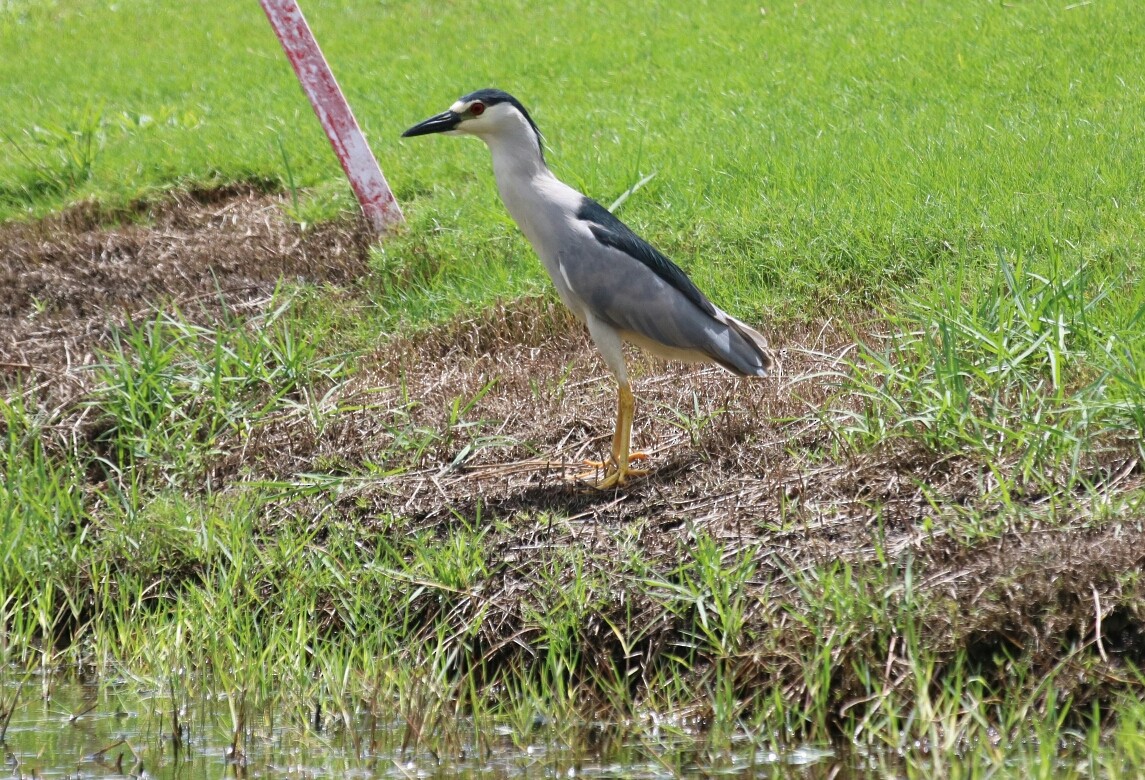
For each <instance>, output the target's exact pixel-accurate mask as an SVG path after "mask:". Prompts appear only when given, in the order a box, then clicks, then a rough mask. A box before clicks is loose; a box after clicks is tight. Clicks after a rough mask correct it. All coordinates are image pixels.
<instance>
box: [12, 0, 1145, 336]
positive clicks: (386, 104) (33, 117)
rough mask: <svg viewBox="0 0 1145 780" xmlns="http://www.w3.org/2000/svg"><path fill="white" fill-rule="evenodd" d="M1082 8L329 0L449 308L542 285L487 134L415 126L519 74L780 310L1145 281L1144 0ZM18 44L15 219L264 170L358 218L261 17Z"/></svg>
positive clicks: (570, 144)
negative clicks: (920, 290)
mask: <svg viewBox="0 0 1145 780" xmlns="http://www.w3.org/2000/svg"><path fill="white" fill-rule="evenodd" d="M1066 5H1067V4H1054V3H1045V2H1023V3H1015V4H1011V5H1000V4H997V3H988V2H973V3H966V4H960V5H957V6H949V7H943V6H931V5H918V4H912V3H892V4H888V3H878V2H862V3H837V4H834V3H828V4H823V3H813V4H781V5H778V6H767V5H765V6H763V7H761V6H759V5H758V4H757V5H752V6H749V5H742V6H741V5H734V4H714V5H711V6H702V7H701V6H696V7H684V6H679V5H676V4H671V3H657V4H652V5H648V4H644V5H642V6H640V7H639V8H632V9H626V8H625V7H623V6H615V5H610V4H603V3H597V4H590V5H588V6H585V5H583V4H573V5H569V4H562V3H554V4H544V5H542V6H534V5H531V4H522V3H498V2H488V3H481V4H472V5H463V6H457V7H452V6H450V7H441V6H423V5H420V4H415V3H379V4H370V5H365V6H363V5H362V4H360V3H349V4H347V3H338V2H315V3H311V4H308V6H307V8H306V10H307V12H308V14H309V17H310V19H311V22H312V24H313V27H314V29H315V32H316V34H317V35H318V37H319V38H320V40H321V42H322V43H323V45H324V48H325V50H326V53H327V55H328V57H329V59H330V61H331V62H332V64H333V67H334V69H335V71H336V74H337V75H338V77H339V79H340V80H341V82H342V85H343V87H344V90H345V92H346V94H347V96H348V97H349V99H350V100H351V102H352V104H353V106H354V108H355V111H356V113H357V114H358V116H359V119H360V121H361V123H362V125H363V127H364V128H365V130H366V132H367V134H368V136H369V138H370V139H371V142H372V145H373V147H374V150H375V153H376V154H377V156H378V158H379V160H380V162H381V164H382V166H383V169H384V170H385V171H386V172H387V174H388V176H389V178H390V180H391V182H392V184H393V186H394V188H395V191H396V192H397V195H398V197H399V200H400V201H401V202H402V203H403V205H404V206H405V208H406V210H407V212H408V213H409V216H410V218H411V228H412V229H411V231H410V234H409V236H408V238H405V239H402V240H398V241H396V242H393V243H392V244H391V245H389V246H387V248H386V250H385V256H386V258H387V259H386V260H385V262H384V263H383V265H384V266H385V267H386V268H388V269H393V268H406V269H408V268H410V267H411V265H412V266H414V267H416V268H418V269H419V271H420V272H421V277H420V282H421V283H420V284H419V285H418V286H417V288H416V289H418V290H420V292H421V294H422V295H423V296H425V297H427V298H430V299H435V298H436V299H438V301H437V304H436V305H435V306H434V307H433V310H434V311H445V312H448V311H449V310H451V309H456V308H457V306H459V305H460V304H459V303H458V301H457V299H458V298H461V299H467V298H470V299H474V300H478V301H480V300H488V299H490V298H491V297H493V296H495V295H497V294H504V293H506V292H510V293H512V292H520V291H522V290H523V289H536V288H537V287H538V286H539V285H540V284H541V283H542V275H541V272H540V270H539V268H538V266H537V264H536V263H535V262H534V261H533V260H532V258H531V256H530V255H529V253H528V251H527V249H526V248H525V245H524V243H523V241H522V240H521V239H520V238H519V237H518V235H517V233H516V231H515V229H513V227H512V226H511V224H510V223H509V221H508V218H507V216H506V215H505V214H504V211H503V209H502V207H501V205H500V203H499V202H498V201H497V198H496V195H495V192H494V188H493V186H492V177H491V173H490V169H489V164H488V159H487V153H486V152H485V151H484V149H482V148H481V147H480V145H479V144H477V143H474V142H465V143H461V142H458V141H457V140H456V139H449V138H432V139H416V140H410V141H400V140H399V139H398V135H399V134H400V132H401V131H402V130H403V129H405V128H406V127H408V126H409V125H410V124H412V123H413V122H415V121H417V120H419V119H421V118H423V117H424V116H426V115H428V114H430V113H433V112H436V111H438V110H440V109H441V107H442V106H445V105H448V104H449V103H450V102H452V100H454V99H455V98H456V97H457V96H458V95H459V94H461V93H462V92H464V91H467V90H469V89H471V88H475V87H478V86H486V85H497V86H501V87H503V88H506V89H509V90H510V91H512V92H514V93H516V94H517V95H518V96H520V97H521V98H522V99H523V100H524V101H525V103H526V105H528V106H529V107H530V108H531V109H533V112H534V113H535V115H536V118H537V120H538V122H539V123H540V125H541V128H542V130H544V131H545V133H546V136H547V138H548V140H549V143H550V146H551V147H552V148H551V153H550V158H551V161H552V164H553V167H554V168H555V170H556V171H557V173H558V174H559V175H561V176H563V177H564V178H566V179H567V180H568V181H570V182H571V183H573V184H575V185H577V186H580V187H582V188H583V189H584V190H585V191H586V192H588V193H589V194H591V195H594V196H595V197H597V198H598V199H600V200H602V201H604V202H606V203H608V202H611V200H612V199H613V198H615V197H616V196H617V195H619V194H620V193H621V192H623V191H624V190H625V189H627V188H628V187H629V186H631V185H632V184H634V183H635V182H637V181H638V180H639V179H640V178H641V177H642V176H643V175H645V174H648V173H652V172H656V174H657V175H656V177H655V178H654V179H653V180H652V181H651V182H650V183H649V184H648V185H647V186H645V187H644V188H643V189H641V190H640V191H639V192H638V193H637V194H636V195H635V196H633V197H632V198H630V199H629V200H628V201H627V202H626V203H625V204H624V207H623V209H622V213H623V216H624V217H625V218H626V219H628V220H630V221H631V222H632V223H633V224H634V226H635V227H637V228H638V230H639V231H641V232H643V233H645V234H646V235H647V236H648V237H649V238H651V239H652V240H653V241H654V243H657V244H658V245H660V246H662V247H663V248H664V249H665V250H666V251H668V253H669V254H670V255H672V256H673V257H674V258H676V259H677V260H678V261H679V262H680V263H681V264H682V265H684V266H685V267H686V268H688V269H689V270H690V271H691V272H692V273H693V274H694V275H695V276H696V278H697V280H698V281H699V282H700V284H701V287H703V288H705V289H708V290H711V292H712V294H713V296H714V297H715V298H717V299H718V300H721V301H723V302H725V303H726V304H727V306H729V307H730V308H731V309H732V310H734V311H737V312H740V313H742V314H744V315H745V316H749V317H753V318H759V317H761V316H763V315H764V314H765V313H766V314H768V315H772V316H775V315H776V314H780V315H788V316H790V314H791V313H793V312H792V307H793V306H794V307H795V312H794V313H798V312H800V311H801V310H802V311H807V310H808V307H809V306H811V305H818V304H819V303H828V304H831V303H834V302H842V303H846V304H850V305H859V306H863V305H866V304H868V303H869V302H871V301H877V300H881V299H882V298H884V297H885V296H886V294H887V293H888V291H890V290H893V289H897V286H898V285H903V284H906V285H908V286H910V285H913V284H914V283H915V282H921V283H923V284H927V283H930V282H933V281H934V280H936V279H942V278H944V276H945V274H946V273H947V270H948V268H949V266H950V265H951V264H952V263H954V264H962V265H966V266H968V267H970V268H975V267H978V266H980V265H982V264H986V265H988V266H992V265H993V259H994V256H995V251H996V250H997V249H998V248H1001V249H1003V250H1004V251H1006V252H1007V253H1009V254H1012V255H1017V254H1021V255H1023V256H1025V257H1026V258H1027V259H1028V260H1029V262H1030V263H1032V264H1034V265H1035V266H1036V267H1037V266H1039V265H1040V264H1044V263H1046V262H1049V259H1050V258H1051V257H1052V256H1055V255H1056V256H1057V257H1058V258H1060V260H1061V261H1063V262H1065V263H1067V264H1071V265H1076V264H1078V263H1080V262H1087V263H1089V264H1090V265H1091V268H1092V269H1093V272H1094V273H1095V274H1097V275H1098V276H1108V277H1111V278H1117V279H1119V280H1123V279H1124V280H1127V281H1132V280H1135V279H1137V278H1139V273H1140V268H1139V260H1138V258H1139V256H1140V252H1141V248H1142V241H1141V232H1142V218H1141V214H1142V185H1141V177H1140V176H1139V175H1138V172H1139V171H1140V170H1142V169H1143V168H1145V157H1143V155H1145V153H1143V151H1142V148H1141V145H1140V144H1137V143H1135V142H1134V139H1135V137H1136V133H1137V124H1138V116H1139V113H1140V112H1139V109H1140V106H1141V105H1142V99H1143V89H1145V87H1142V83H1141V79H1140V74H1141V73H1142V72H1145V61H1143V58H1145V55H1143V54H1142V53H1141V52H1142V47H1141V46H1138V45H1136V43H1135V39H1134V32H1133V31H1134V30H1135V29H1136V26H1135V25H1134V23H1133V20H1134V19H1135V18H1137V15H1138V14H1139V13H1140V9H1139V8H1138V6H1137V5H1135V4H1134V3H1132V2H1100V3H1092V4H1089V5H1080V6H1076V7H1070V8H1067V7H1066ZM586 20H591V23H587V22H586ZM172 30H176V31H177V34H174V35H172V34H171V31H172ZM94 32H98V44H96V43H95V40H94V39H93V38H92V34H93V33H94ZM159 40H162V41H163V45H162V46H159V45H154V46H149V45H141V44H140V41H159ZM0 48H2V49H3V50H6V51H20V52H21V56H20V57H9V58H4V62H3V63H0V85H3V86H0V101H3V103H4V105H5V106H6V111H5V112H4V116H3V117H0V133H2V135H0V138H3V139H4V141H3V142H2V143H0V218H4V217H8V218H11V217H16V216H19V215H22V214H25V213H40V212H42V211H44V210H46V209H50V208H55V207H58V206H59V205H61V204H63V203H66V202H69V201H72V200H75V199H77V198H83V197H96V198H99V199H101V200H105V201H113V202H114V201H123V200H127V199H131V198H134V197H137V196H139V195H141V194H145V193H149V192H152V191H154V190H155V189H156V188H165V187H170V186H176V185H179V184H181V183H187V182H212V181H230V180H234V179H244V178H248V179H255V180H258V181H271V182H278V183H280V184H281V185H282V186H284V187H286V186H288V185H289V186H291V187H295V188H297V187H303V188H307V187H314V186H320V187H323V188H325V187H333V188H334V191H336V192H338V193H339V196H338V197H337V198H334V199H333V200H331V199H329V198H323V199H321V202H323V203H325V205H324V206H322V207H321V208H319V209H318V210H317V211H316V212H311V214H309V215H308V216H310V217H311V221H312V219H313V217H314V216H318V215H321V214H322V213H324V212H325V213H329V209H330V208H332V207H340V208H349V204H350V202H351V201H350V199H349V195H348V188H347V187H346V186H345V185H344V184H341V183H340V178H341V174H340V171H339V169H338V167H337V164H336V162H335V160H334V157H333V154H332V153H331V152H330V150H329V148H328V145H327V144H326V142H325V140H324V139H323V138H322V135H321V132H320V130H319V128H318V125H317V122H316V120H315V119H314V117H313V116H312V113H311V111H310V108H309V106H308V105H307V103H306V102H305V99H304V98H303V96H302V94H301V91H300V90H299V88H298V86H297V84H296V82H295V81H294V79H293V75H292V73H291V71H290V69H289V67H288V66H287V64H286V61H285V58H284V57H283V56H282V53H281V51H280V50H279V48H278V44H277V42H276V41H275V39H274V37H273V35H272V34H271V32H270V30H269V27H268V25H267V24H266V21H265V19H264V18H263V16H262V14H261V11H260V10H259V9H258V8H257V7H256V6H254V5H251V4H249V3H222V2H218V3H208V4H201V3H200V4H193V5H187V4H178V3H144V2H135V1H131V0H129V1H128V2H125V3H116V4H110V3H103V2H73V3H62V4H54V3H51V4H49V3H18V4H15V5H9V6H7V7H6V9H5V10H3V11H0ZM77 62H82V63H84V67H82V68H79V67H75V63H77ZM81 96H82V97H81ZM426 264H429V266H430V267H429V268H428V269H427V268H426V267H425V266H426ZM415 275H417V274H416V273H415ZM510 280H511V281H510ZM397 305H399V306H402V305H407V304H404V303H402V302H400V299H399V302H398V304H397Z"/></svg>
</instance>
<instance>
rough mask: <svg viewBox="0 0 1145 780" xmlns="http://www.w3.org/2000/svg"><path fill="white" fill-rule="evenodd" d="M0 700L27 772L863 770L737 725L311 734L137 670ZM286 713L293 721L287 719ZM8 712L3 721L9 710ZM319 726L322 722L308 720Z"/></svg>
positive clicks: (363, 727) (689, 773)
mask: <svg viewBox="0 0 1145 780" xmlns="http://www.w3.org/2000/svg"><path fill="white" fill-rule="evenodd" d="M4 677H5V680H4V684H3V685H0V707H6V706H10V705H11V703H12V701H13V699H15V698H16V694H17V692H18V693H19V697H18V701H17V704H16V706H15V708H14V710H13V711H12V713H11V720H10V722H9V724H8V729H7V734H6V738H5V740H4V742H3V743H2V748H3V751H4V761H5V764H6V768H7V770H8V771H10V772H11V774H12V776H13V777H21V778H30V777H37V778H105V777H114V776H129V777H147V778H182V779H184V780H198V779H199V778H224V777H240V778H242V777H245V778H272V777H273V778H317V777H325V776H331V775H334V776H339V777H347V778H363V779H365V778H369V779H371V780H373V779H374V778H393V779H394V780H410V779H411V778H430V777H465V778H575V777H586V778H588V777H591V778H633V779H634V780H661V779H662V778H678V777H712V776H716V775H718V776H721V777H784V778H788V777H791V778H846V777H857V776H860V774H861V773H860V772H859V771H858V769H857V768H856V767H855V766H853V765H851V766H844V765H843V764H842V763H840V759H839V758H838V757H837V756H836V755H835V753H834V752H833V751H832V750H831V749H829V748H825V747H824V748H820V747H810V746H805V747H800V748H796V749H794V750H788V751H782V750H779V749H777V748H775V747H769V746H765V745H761V744H759V742H758V741H756V740H752V739H750V738H749V737H748V736H747V735H742V734H741V735H739V736H738V737H737V738H736V739H733V740H732V741H731V743H730V745H726V746H725V747H724V748H723V749H720V750H715V751H713V750H712V749H711V748H710V747H709V746H708V745H706V744H705V743H703V742H702V741H700V740H698V739H697V738H696V737H694V736H688V735H686V734H683V733H682V732H680V731H677V732H675V733H667V732H666V731H665V730H661V731H660V732H659V733H653V732H651V731H650V730H647V729H642V730H639V731H637V730H634V729H631V728H624V727H623V726H619V725H612V724H589V725H586V726H584V727H582V728H576V729H569V728H565V729H558V728H557V727H555V726H554V724H550V723H545V722H544V721H542V720H539V719H538V720H537V721H536V722H535V723H534V724H532V726H531V727H530V728H528V729H527V730H526V731H527V733H525V734H522V733H521V730H520V729H515V728H513V727H510V726H507V725H503V724H495V725H493V726H491V727H489V728H487V729H485V732H484V733H480V734H475V732H476V731H478V729H477V727H476V726H475V725H474V724H473V723H472V722H468V721H459V722H457V723H456V724H454V725H455V726H456V729H455V730H454V731H455V734H454V736H452V737H450V738H447V739H443V740H441V745H438V746H437V747H436V749H429V748H428V747H426V746H425V743H426V741H422V745H421V746H419V747H417V748H413V747H411V746H409V745H408V744H406V745H405V749H403V743H408V742H409V741H410V739H409V729H408V728H407V725H406V724H405V723H404V721H401V720H400V719H398V718H394V719H392V720H390V721H389V722H385V723H382V722H378V719H376V718H374V717H373V716H371V715H369V714H368V713H365V712H362V713H358V714H357V715H356V716H355V717H359V719H360V720H359V722H358V723H356V724H354V728H350V729H348V728H341V729H334V730H330V731H320V732H318V733H315V732H314V731H313V729H312V728H306V727H304V724H302V723H298V722H293V723H292V722H285V720H284V717H283V716H282V715H281V714H280V715H279V718H278V721H277V722H276V721H275V720H274V718H273V717H272V714H267V715H263V716H260V717H259V718H257V719H249V720H242V721H241V722H242V728H241V729H240V730H239V736H238V737H236V736H235V733H236V732H235V728H234V724H235V723H236V717H239V718H245V716H242V715H237V716H236V712H237V711H238V710H237V708H236V707H234V706H232V705H233V704H234V703H233V702H230V701H228V700H227V698H226V697H222V696H213V697H202V698H200V699H198V700H195V701H193V702H183V703H181V705H180V706H179V707H177V708H176V707H175V706H174V702H173V700H172V698H171V697H170V695H168V694H166V693H164V692H163V691H157V690H150V689H147V688H145V687H141V686H139V685H137V684H135V683H134V682H132V683H124V682H118V683H117V682H108V681H106V680H103V681H101V682H99V683H96V682H93V681H90V680H84V679H82V677H80V676H78V675H74V674H71V675H59V674H57V675H30V676H29V675H23V674H12V673H9V674H6V675H4ZM286 720H289V718H287V719H286ZM0 725H2V721H0ZM308 725H310V726H312V725H313V724H308Z"/></svg>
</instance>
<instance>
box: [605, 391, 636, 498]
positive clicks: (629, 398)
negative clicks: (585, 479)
mask: <svg viewBox="0 0 1145 780" xmlns="http://www.w3.org/2000/svg"><path fill="white" fill-rule="evenodd" d="M635 413H636V398H635V397H634V396H633V395H632V388H631V387H629V386H628V384H627V383H624V384H622V385H620V386H619V393H618V397H617V404H616V431H615V432H614V433H613V434H612V462H611V463H609V464H608V467H607V468H606V469H605V474H604V478H603V479H601V480H600V481H599V482H597V483H596V487H597V488H599V489H601V490H606V489H608V488H611V487H619V486H621V485H623V484H624V483H625V482H626V481H628V478H629V477H642V476H644V475H645V474H647V473H648V470H647V469H634V468H629V465H628V464H629V463H631V462H632V461H634V460H645V459H646V458H647V457H648V456H647V455H645V454H644V453H643V452H630V451H629V450H630V449H631V446H632V418H633V416H634V415H635Z"/></svg>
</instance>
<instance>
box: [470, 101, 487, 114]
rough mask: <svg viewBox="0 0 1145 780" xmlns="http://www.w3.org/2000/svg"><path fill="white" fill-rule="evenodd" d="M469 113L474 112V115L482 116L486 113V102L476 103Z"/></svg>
mask: <svg viewBox="0 0 1145 780" xmlns="http://www.w3.org/2000/svg"><path fill="white" fill-rule="evenodd" d="M469 113H471V114H473V116H481V115H482V114H484V113H485V104H484V103H474V104H473V105H471V106H470V107H469Z"/></svg>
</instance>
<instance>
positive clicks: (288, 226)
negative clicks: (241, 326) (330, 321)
mask: <svg viewBox="0 0 1145 780" xmlns="http://www.w3.org/2000/svg"><path fill="white" fill-rule="evenodd" d="M283 202H284V201H283V198H282V197H281V196H278V195H273V194H267V193H265V192H261V191H259V190H258V189H256V188H254V187H249V186H234V187H228V188H222V189H213V190H196V191H190V192H183V193H178V194H175V195H172V196H169V197H164V198H163V199H161V200H158V201H155V202H147V203H139V204H136V205H134V206H132V207H131V208H129V209H127V210H125V211H122V212H107V211H105V210H102V209H101V208H99V207H98V206H95V205H82V206H78V207H75V208H72V209H70V210H68V211H65V212H63V213H61V214H59V215H56V216H52V217H49V218H47V219H44V220H40V221H37V222H28V223H22V222H17V223H8V224H4V225H0V384H8V385H9V386H10V385H11V383H12V382H13V381H17V380H19V381H23V383H24V385H25V387H26V388H27V387H29V386H39V387H40V389H41V390H43V391H44V392H46V393H47V395H48V396H49V398H50V399H51V400H54V401H55V402H56V403H57V404H59V403H64V402H66V399H68V398H73V397H75V395H76V393H77V392H78V391H80V390H81V389H82V387H83V385H84V382H83V380H84V377H85V372H83V371H82V370H80V369H82V368H83V367H85V366H90V365H91V364H92V363H94V362H95V360H96V350H97V349H98V348H99V347H101V346H105V345H106V344H107V343H108V338H109V335H110V333H111V332H112V330H113V329H114V328H117V327H122V326H123V325H124V324H125V323H127V322H130V321H133V320H137V319H139V318H142V317H146V316H149V315H153V313H154V311H155V309H156V308H162V307H173V308H178V309H179V311H180V313H181V314H182V316H184V317H186V318H188V319H189V320H191V321H195V322H200V323H207V322H211V321H212V320H214V319H216V318H217V317H218V316H219V315H220V314H221V312H222V310H223V308H224V305H225V307H226V308H228V309H230V310H237V311H239V312H244V313H257V312H258V311H260V310H261V309H262V308H263V307H265V305H266V303H267V302H268V301H269V299H270V296H271V293H272V292H273V291H274V289H275V286H276V285H277V284H278V283H279V281H280V280H283V279H285V280H288V281H293V280H297V281H300V282H302V281H305V282H311V283H314V282H331V283H334V284H350V283H351V282H353V280H354V279H356V278H358V277H359V276H361V275H362V274H363V273H364V272H365V260H366V250H367V247H368V245H369V240H370V233H369V230H368V228H367V226H366V225H365V223H364V222H363V221H361V220H356V219H354V220H351V219H347V220H343V221H339V222H334V223H327V224H324V225H319V226H316V227H313V228H310V229H307V230H306V231H303V230H301V229H300V228H299V226H298V225H297V224H295V223H294V222H292V221H290V220H289V219H287V218H286V217H285V215H284V214H283V212H282V209H281V205H282V203H283ZM224 302H225V304H224Z"/></svg>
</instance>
